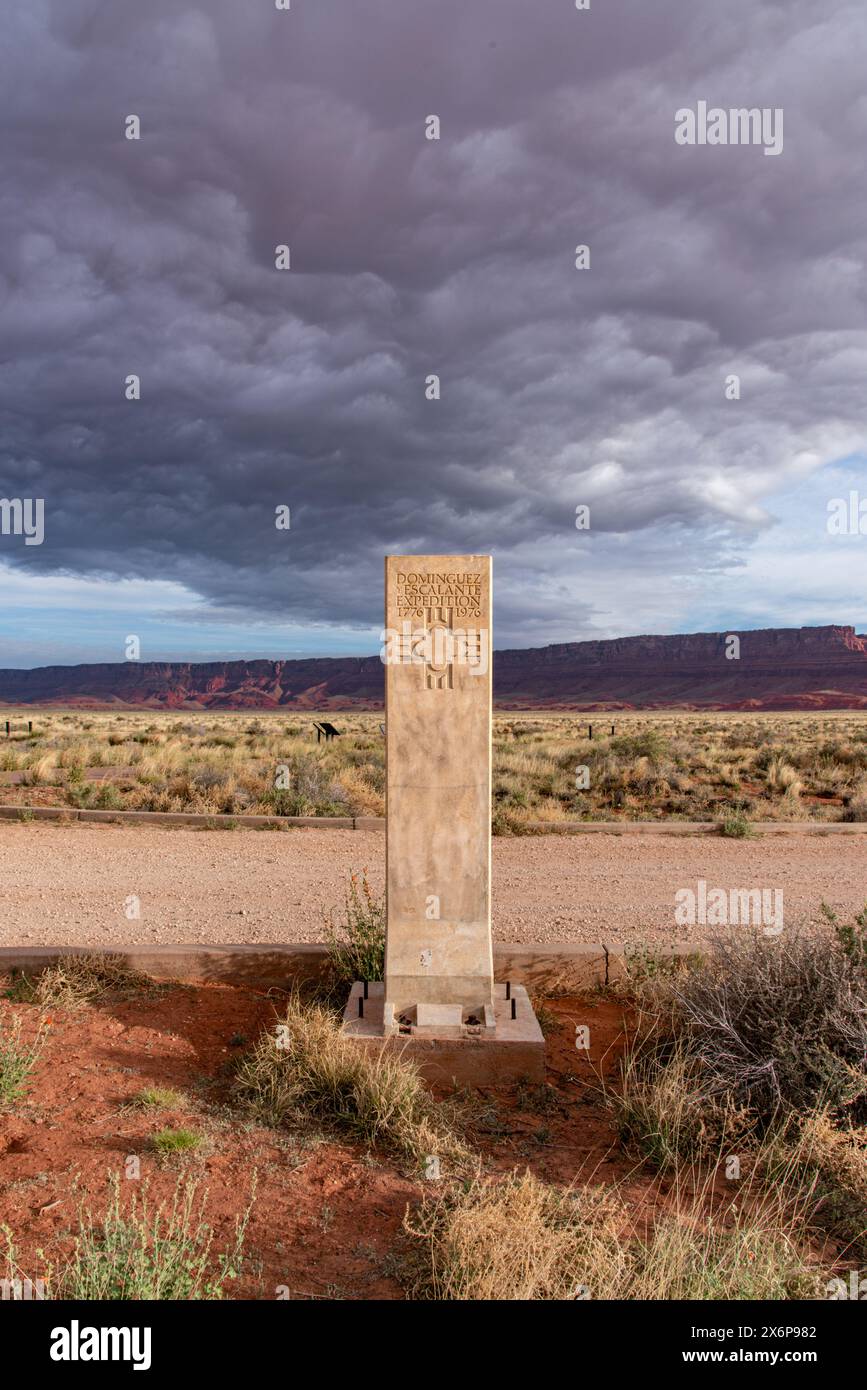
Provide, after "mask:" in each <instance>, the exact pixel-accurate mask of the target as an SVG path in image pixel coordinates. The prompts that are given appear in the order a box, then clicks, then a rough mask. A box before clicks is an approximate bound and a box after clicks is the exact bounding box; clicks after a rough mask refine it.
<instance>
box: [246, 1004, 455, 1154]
mask: <svg viewBox="0 0 867 1390" xmlns="http://www.w3.org/2000/svg"><path fill="white" fill-rule="evenodd" d="M233 1090H234V1097H235V1100H236V1101H237V1102H240V1103H241V1104H242V1105H243V1106H244V1107H245V1108H246V1109H247V1110H248V1111H249V1113H251V1114H252V1115H253V1116H254V1117H255V1118H256V1119H258V1120H260V1121H262V1122H263V1123H265V1124H269V1125H274V1126H279V1127H286V1126H289V1127H295V1126H298V1125H301V1124H303V1123H304V1122H309V1120H311V1119H314V1120H316V1121H318V1122H319V1123H320V1124H323V1125H326V1126H328V1127H331V1128H334V1129H337V1130H339V1131H342V1132H343V1133H345V1134H348V1135H349V1136H351V1137H352V1138H354V1139H357V1140H360V1141H361V1142H363V1143H365V1144H369V1145H370V1146H371V1147H381V1148H384V1149H386V1150H389V1151H391V1152H392V1153H394V1154H396V1155H398V1156H400V1157H402V1158H404V1159H408V1160H411V1161H412V1163H413V1164H414V1165H415V1166H416V1167H418V1168H421V1169H423V1168H424V1166H425V1164H426V1163H427V1161H428V1159H429V1158H430V1157H432V1156H436V1157H439V1158H440V1159H441V1160H444V1161H445V1162H446V1163H450V1164H451V1165H452V1166H453V1167H459V1166H463V1165H466V1164H467V1163H468V1162H469V1161H470V1153H469V1150H468V1149H467V1148H466V1147H465V1145H464V1143H463V1141H462V1140H461V1139H460V1137H459V1135H458V1132H457V1128H456V1124H457V1112H456V1110H455V1108H454V1107H450V1106H447V1105H444V1104H442V1103H440V1104H437V1103H436V1102H435V1101H434V1100H433V1098H432V1096H431V1094H430V1092H429V1091H428V1089H427V1087H426V1086H425V1084H424V1082H423V1081H422V1080H421V1077H420V1076H419V1073H418V1070H417V1068H416V1067H415V1066H414V1065H412V1064H411V1063H410V1062H407V1061H404V1060H403V1059H402V1058H401V1057H400V1056H398V1055H396V1054H395V1053H393V1052H387V1051H383V1052H379V1051H366V1050H365V1049H364V1048H363V1047H360V1046H359V1045H358V1044H357V1043H356V1042H352V1041H350V1040H349V1039H347V1038H345V1037H343V1035H342V1033H341V1031H340V1023H339V1021H338V1020H337V1019H336V1018H335V1016H334V1014H333V1013H331V1012H330V1011H329V1010H328V1009H326V1008H323V1007H322V1006H321V1005H318V1004H305V1003H302V1002H301V1000H300V999H298V998H296V997H293V998H290V1000H289V1002H288V1004H287V1006H286V1012H285V1015H284V1017H283V1019H282V1020H281V1021H280V1022H279V1023H278V1024H277V1025H276V1027H275V1028H274V1030H273V1031H269V1032H267V1033H264V1034H263V1035H262V1036H261V1037H260V1039H259V1041H258V1042H257V1044H256V1045H255V1047H254V1048H253V1049H252V1051H251V1052H250V1053H249V1054H248V1055H247V1056H245V1057H244V1058H243V1060H242V1061H241V1063H240V1066H239V1068H238V1072H237V1076H236V1079H235V1083H234V1088H233Z"/></svg>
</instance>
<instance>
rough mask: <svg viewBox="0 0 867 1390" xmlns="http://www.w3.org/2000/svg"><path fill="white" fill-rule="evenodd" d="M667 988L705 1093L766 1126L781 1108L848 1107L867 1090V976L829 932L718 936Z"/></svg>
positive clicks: (860, 1103)
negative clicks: (772, 936) (699, 959)
mask: <svg viewBox="0 0 867 1390" xmlns="http://www.w3.org/2000/svg"><path fill="white" fill-rule="evenodd" d="M714 946H715V950H714V952H713V954H712V955H710V956H709V957H708V958H707V959H706V960H705V961H704V962H703V963H702V964H701V965H700V966H698V967H696V968H694V969H691V970H690V971H688V972H687V973H686V974H685V975H684V976H682V977H680V978H675V979H674V980H673V981H672V982H671V983H670V985H669V987H668V988H669V989H670V1001H671V1006H672V1008H673V1010H674V1014H675V1017H676V1019H677V1025H676V1026H677V1028H678V1029H679V1031H680V1033H681V1035H682V1036H683V1039H684V1044H685V1047H686V1049H687V1051H688V1053H689V1055H690V1057H691V1058H693V1059H695V1061H696V1062H697V1064H699V1066H700V1070H701V1089H702V1093H703V1094H704V1095H706V1096H707V1097H708V1098H711V1099H715V1098H721V1097H727V1098H728V1099H729V1100H730V1101H731V1102H732V1103H734V1104H735V1105H738V1106H745V1107H748V1108H749V1109H750V1111H751V1112H753V1113H754V1114H755V1115H756V1117H757V1120H758V1121H759V1123H760V1124H761V1125H764V1126H766V1125H768V1124H769V1123H770V1122H771V1121H772V1120H773V1118H774V1117H775V1116H777V1115H778V1114H779V1113H781V1112H782V1113H785V1112H788V1111H791V1110H798V1111H802V1112H805V1111H808V1110H813V1109H815V1108H817V1107H828V1108H829V1109H830V1110H831V1111H832V1112H833V1113H840V1112H842V1110H843V1109H844V1108H845V1107H849V1106H852V1107H853V1112H852V1113H853V1114H855V1115H862V1114H864V1112H865V1109H867V1107H865V1095H867V1067H865V1057H867V975H865V972H864V970H863V969H862V968H860V967H859V966H858V964H857V963H856V962H854V961H853V959H852V957H851V955H850V954H848V953H847V952H846V950H844V949H843V947H842V945H841V942H840V941H839V940H838V939H837V938H836V937H833V936H828V935H822V936H815V937H813V936H806V935H802V934H797V933H792V932H787V933H786V934H785V935H784V936H782V937H779V938H776V939H769V938H767V937H764V936H762V935H761V934H759V933H754V934H752V935H750V936H745V937H740V938H737V939H728V938H726V939H720V940H717V941H716V942H715V943H714Z"/></svg>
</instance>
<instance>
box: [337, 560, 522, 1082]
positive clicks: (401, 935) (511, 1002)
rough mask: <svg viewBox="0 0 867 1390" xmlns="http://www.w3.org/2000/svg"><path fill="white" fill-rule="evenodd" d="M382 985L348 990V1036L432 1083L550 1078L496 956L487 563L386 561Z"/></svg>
mask: <svg viewBox="0 0 867 1390" xmlns="http://www.w3.org/2000/svg"><path fill="white" fill-rule="evenodd" d="M383 639H384V643H383V649H382V659H383V661H384V663H385V711H386V715H385V731H386V733H385V736H386V906H387V930H386V947H385V981H384V984H383V983H382V982H378V981H377V982H372V981H369V982H365V981H359V982H358V983H357V984H356V985H354V986H353V989H352V993H351V995H350V999H349V1002H348V1004H347V1008H346V1014H345V1019H344V1032H345V1033H346V1034H347V1035H348V1036H351V1037H355V1038H358V1039H359V1040H364V1041H365V1043H367V1044H369V1045H374V1046H385V1045H391V1046H395V1045H396V1046H398V1047H400V1048H401V1049H404V1050H406V1051H407V1053H408V1054H409V1055H410V1056H411V1057H412V1058H413V1060H415V1061H417V1062H418V1063H419V1065H420V1066H421V1068H422V1071H423V1072H424V1074H425V1075H427V1076H428V1077H430V1079H432V1080H441V1081H447V1080H450V1079H454V1080H457V1081H460V1082H470V1083H472V1082H474V1081H476V1082H479V1083H487V1084H490V1083H491V1082H493V1081H497V1080H509V1079H515V1078H516V1077H518V1076H527V1077H530V1078H532V1079H536V1080H540V1079H542V1077H543V1075H544V1042H543V1039H542V1034H541V1030H540V1029H539V1025H538V1023H537V1021H536V1018H535V1015H534V1014H533V1010H532V1007H531V1005H530V1002H529V999H528V997H527V994H526V991H525V990H524V989H523V988H522V987H521V986H520V985H512V984H510V983H509V982H506V983H505V984H495V982H494V970H493V952H492V945H491V651H492V644H491V557H490V556H489V555H390V556H387V557H386V561H385V632H384V634H383Z"/></svg>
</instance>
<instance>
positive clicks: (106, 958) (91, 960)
mask: <svg viewBox="0 0 867 1390" xmlns="http://www.w3.org/2000/svg"><path fill="white" fill-rule="evenodd" d="M155 988H156V986H155V984H154V981H153V980H152V979H151V977H150V976H149V975H145V974H143V973H142V972H141V971H140V970H135V969H134V968H133V967H132V966H131V965H130V964H129V963H128V962H127V961H126V960H125V959H124V957H123V956H120V955H101V954H99V953H97V952H93V953H90V952H85V953H82V954H81V955H74V956H73V955H70V956H62V957H61V958H60V959H59V960H58V961H56V962H55V964H54V965H49V966H46V968H45V969H44V970H42V971H41V972H40V973H39V975H37V976H36V978H35V979H34V980H30V979H26V978H23V979H22V980H21V982H20V983H19V985H18V986H17V989H16V993H17V995H18V997H19V998H26V999H27V1001H28V1002H30V1003H33V1004H39V1005H41V1006H42V1007H43V1008H45V1007H48V1006H51V1007H53V1008H61V1009H74V1008H79V1007H81V1006H82V1005H84V1004H93V1003H95V1002H96V1001H97V1000H98V999H101V998H103V997H105V996H106V995H120V996H123V995H130V994H139V993H141V992H142V991H143V990H144V991H149V992H150V991H152V990H154V989H155Z"/></svg>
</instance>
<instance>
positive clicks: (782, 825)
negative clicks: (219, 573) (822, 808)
mask: <svg viewBox="0 0 867 1390" xmlns="http://www.w3.org/2000/svg"><path fill="white" fill-rule="evenodd" d="M0 819H2V820H15V821H20V820H22V819H23V820H53V821H61V822H69V821H84V822H87V821H90V822H93V823H95V824H101V825H181V826H183V825H190V826H200V827H202V826H203V827H204V828H205V829H211V830H225V829H228V828H230V827H233V826H238V827H240V828H245V829H250V830H291V829H292V828H293V827H295V826H302V827H306V828H307V829H309V830H384V829H385V817H384V816H244V815H237V816H226V815H212V816H208V815H200V814H198V813H196V812H193V811H79V810H78V809H77V808H76V807H75V806H0ZM751 824H752V829H753V831H754V832H755V833H756V834H758V835H864V834H867V821H865V822H861V821H852V822H849V821H753V822H752V823H751ZM526 828H527V830H528V831H531V832H532V833H533V834H547V835H594V834H595V835H718V834H719V833H720V824H719V822H718V821H697V820H696V821H687V820H684V821H643V820H632V821H602V820H598V821H596V820H594V821H583V820H567V821H528V822H527V826H526Z"/></svg>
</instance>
